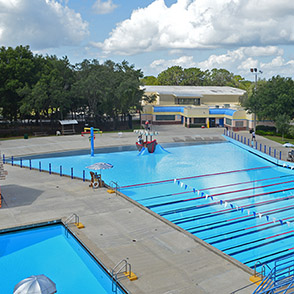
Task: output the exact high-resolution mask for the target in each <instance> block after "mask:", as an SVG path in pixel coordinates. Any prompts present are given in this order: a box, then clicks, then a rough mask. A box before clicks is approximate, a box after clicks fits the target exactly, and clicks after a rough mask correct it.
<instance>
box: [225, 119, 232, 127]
mask: <svg viewBox="0 0 294 294" xmlns="http://www.w3.org/2000/svg"><path fill="white" fill-rule="evenodd" d="M226 125H229V126H231V125H232V120H231V119H230V118H226Z"/></svg>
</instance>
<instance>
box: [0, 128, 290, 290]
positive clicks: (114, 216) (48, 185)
mask: <svg viewBox="0 0 294 294" xmlns="http://www.w3.org/2000/svg"><path fill="white" fill-rule="evenodd" d="M154 130H157V131H159V132H160V133H159V135H158V137H157V140H158V142H159V143H160V144H163V145H164V143H174V142H187V143H190V142H195V143H196V142H198V141H200V140H201V141H202V142H204V141H206V142H207V141H208V142H209V141H211V140H218V139H219V140H222V137H221V134H223V129H216V128H215V129H204V130H203V129H187V128H184V127H182V126H156V127H154ZM240 134H241V133H240ZM245 134H248V138H249V137H250V135H249V133H248V132H246V133H245V132H244V135H245ZM217 138H218V139H217ZM257 140H259V138H258V136H257ZM264 140H266V139H264ZM96 141H97V142H95V144H96V148H105V147H110V146H129V145H133V144H134V142H135V141H136V136H135V135H134V134H133V133H123V134H122V135H119V134H118V133H108V134H103V135H102V136H100V135H98V138H97V139H96ZM265 142H266V143H267V144H268V146H270V144H272V146H273V147H275V148H277V149H278V148H280V149H281V150H284V149H283V147H282V148H281V145H278V144H277V143H274V142H273V143H271V142H270V141H268V140H267V141H265ZM0 143H1V144H0V151H1V153H2V154H5V155H6V156H11V155H13V156H24V155H28V154H39V153H46V152H60V151H69V150H77V149H87V148H89V141H88V139H87V138H82V137H81V136H79V135H75V136H60V137H39V138H30V139H28V140H25V139H18V140H4V141H0ZM276 144H277V146H276ZM285 149H286V148H285ZM5 169H6V170H7V171H8V176H7V177H6V180H5V181H1V182H0V184H1V192H2V195H3V198H4V201H3V203H2V204H3V206H2V208H1V209H0V229H3V228H7V227H13V226H20V225H24V224H28V223H33V222H43V221H46V220H48V219H60V218H62V217H67V216H69V215H71V214H72V213H77V214H78V215H79V217H80V221H81V222H82V223H83V224H84V225H85V228H84V229H82V230H75V231H77V234H79V235H80V237H81V238H82V239H83V240H84V242H85V243H86V244H87V245H88V246H89V247H90V249H91V250H92V251H93V253H95V255H96V256H97V257H98V259H99V260H101V261H102V262H103V264H104V265H105V266H106V267H107V268H108V269H111V268H112V267H113V266H114V265H115V264H116V263H117V262H119V261H120V260H121V259H127V260H128V262H130V264H131V265H132V271H133V272H134V273H135V274H136V275H137V276H138V280H137V281H133V282H130V281H128V280H127V279H122V280H121V283H122V284H123V285H124V286H125V287H126V289H127V290H128V291H129V292H130V293H133V294H141V293H142V294H143V293H146V294H147V293H148V294H150V293H154V294H194V293H197V294H198V293H199V294H202V293H218V294H222V293H223V294H228V293H236V294H245V293H252V292H253V291H254V289H255V288H256V287H255V286H254V285H253V286H252V285H251V283H250V281H249V277H250V274H249V273H248V272H247V271H246V268H243V269H242V267H241V265H240V264H239V263H238V262H237V261H234V260H233V259H230V257H228V256H225V255H224V256H222V255H221V254H220V252H219V251H218V250H214V249H213V248H212V247H211V246H209V245H205V243H204V242H202V241H201V240H198V239H197V238H196V237H194V236H192V235H191V234H189V233H187V232H184V231H183V230H181V229H180V228H178V227H177V226H175V225H174V224H171V223H169V222H168V221H165V220H163V219H162V218H161V217H157V216H156V214H154V213H153V212H151V211H149V210H148V209H146V208H143V207H141V205H139V204H135V203H134V202H133V201H132V200H128V198H127V197H123V196H121V195H115V194H109V193H107V189H106V188H99V189H96V190H93V189H91V188H89V183H87V182H82V181H80V180H72V179H70V178H69V177H60V176H58V175H49V174H48V173H45V172H39V171H36V170H29V169H25V168H20V167H16V166H10V165H5ZM36 274H38V273H36ZM57 288H58V285H57Z"/></svg>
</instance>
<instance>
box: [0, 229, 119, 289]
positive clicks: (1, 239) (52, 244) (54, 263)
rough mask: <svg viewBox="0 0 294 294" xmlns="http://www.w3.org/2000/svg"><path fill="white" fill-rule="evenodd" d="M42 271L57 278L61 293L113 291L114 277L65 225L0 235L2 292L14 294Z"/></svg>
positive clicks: (0, 282) (52, 277)
mask: <svg viewBox="0 0 294 294" xmlns="http://www.w3.org/2000/svg"><path fill="white" fill-rule="evenodd" d="M39 274H44V275H46V276H47V277H49V278H50V279H51V280H52V281H54V283H55V284H56V288H57V293H63V294H75V293H76V294H81V293H99V294H100V293H101V294H106V293H113V292H112V281H111V279H110V277H109V276H108V275H107V274H106V272H105V271H104V270H103V269H102V267H101V266H100V265H99V264H98V263H97V262H96V261H95V260H94V259H93V258H92V257H91V256H90V255H89V253H88V252H87V251H86V250H85V249H84V248H83V247H82V246H81V245H80V244H79V243H78V242H77V241H76V239H75V238H74V237H73V236H72V235H71V234H68V236H67V235H65V228H64V227H63V226H62V225H50V226H45V227H40V228H34V229H27V230H21V231H17V232H11V233H3V234H0V284H1V290H0V292H1V293H3V294H9V293H13V289H14V286H15V285H16V284H17V283H18V282H20V281H21V280H23V279H25V278H27V277H29V276H31V275H39ZM118 293H119V294H122V293H125V292H123V291H122V290H121V289H120V288H118Z"/></svg>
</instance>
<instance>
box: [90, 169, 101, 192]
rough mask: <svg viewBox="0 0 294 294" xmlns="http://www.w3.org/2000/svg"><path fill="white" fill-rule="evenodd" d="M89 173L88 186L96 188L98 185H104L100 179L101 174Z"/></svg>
mask: <svg viewBox="0 0 294 294" xmlns="http://www.w3.org/2000/svg"><path fill="white" fill-rule="evenodd" d="M90 175H91V183H90V185H89V187H92V188H93V189H97V188H99V187H103V186H104V182H103V181H102V179H101V174H98V173H94V172H90Z"/></svg>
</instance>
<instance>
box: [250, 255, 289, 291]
mask: <svg viewBox="0 0 294 294" xmlns="http://www.w3.org/2000/svg"><path fill="white" fill-rule="evenodd" d="M286 293H287V294H290V293H294V256H290V257H284V258H281V259H279V260H277V261H276V262H275V266H274V267H273V268H272V270H271V271H270V272H269V274H268V275H267V276H266V277H265V278H264V279H263V280H262V282H261V283H260V284H259V286H258V287H257V288H256V289H255V291H254V292H253V294H286Z"/></svg>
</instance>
